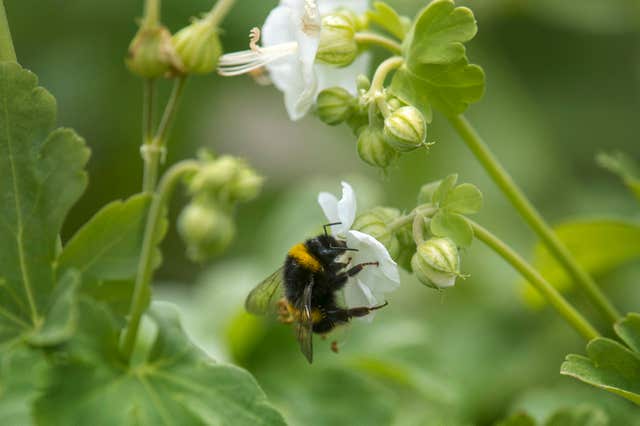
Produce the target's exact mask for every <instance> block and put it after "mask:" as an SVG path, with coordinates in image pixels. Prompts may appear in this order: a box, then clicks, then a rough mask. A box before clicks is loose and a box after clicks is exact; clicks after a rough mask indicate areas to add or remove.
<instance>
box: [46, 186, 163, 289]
mask: <svg viewBox="0 0 640 426" xmlns="http://www.w3.org/2000/svg"><path fill="white" fill-rule="evenodd" d="M150 203H151V196H150V195H148V194H139V195H135V196H133V197H131V198H129V199H128V200H126V201H124V202H123V201H114V202H111V203H109V204H107V205H106V206H104V207H103V208H102V209H101V210H100V211H99V212H98V213H96V214H95V215H94V216H93V217H92V218H91V220H89V222H87V223H86V224H85V225H84V226H83V227H82V228H81V229H80V230H79V231H78V232H77V233H76V234H75V235H74V236H73V238H71V240H70V241H69V242H68V243H67V245H66V246H65V247H64V249H63V251H62V254H61V255H60V257H59V259H58V270H59V271H65V270H67V269H69V268H73V269H76V270H78V271H80V272H81V273H82V275H83V276H85V277H88V278H95V279H97V280H101V281H108V280H126V279H130V278H132V277H134V276H135V275H136V271H137V268H138V261H139V258H140V250H141V248H142V239H143V236H144V227H145V224H146V220H147V212H148V210H149V205H150ZM158 255H159V254H157V256H158Z"/></svg>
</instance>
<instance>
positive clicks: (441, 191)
mask: <svg viewBox="0 0 640 426" xmlns="http://www.w3.org/2000/svg"><path fill="white" fill-rule="evenodd" d="M457 181H458V175H457V174H455V173H453V174H451V175H449V176H447V177H446V178H444V179H442V181H440V185H439V186H438V189H436V191H435V192H434V193H433V199H432V201H433V203H434V204H436V205H438V206H441V205H442V204H444V203H446V201H447V197H448V196H449V193H450V192H451V190H452V189H453V187H454V186H455V185H456V182H457Z"/></svg>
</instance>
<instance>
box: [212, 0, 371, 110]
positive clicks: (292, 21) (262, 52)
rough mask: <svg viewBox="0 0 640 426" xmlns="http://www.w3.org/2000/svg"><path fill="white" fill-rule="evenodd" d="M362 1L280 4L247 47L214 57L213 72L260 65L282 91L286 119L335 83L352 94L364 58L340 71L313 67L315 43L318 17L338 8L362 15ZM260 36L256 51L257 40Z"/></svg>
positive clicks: (246, 69) (245, 70) (364, 0)
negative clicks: (214, 70) (215, 60)
mask: <svg viewBox="0 0 640 426" xmlns="http://www.w3.org/2000/svg"><path fill="white" fill-rule="evenodd" d="M367 6H368V0H345V1H335V0H280V4H279V5H278V6H277V7H276V8H275V9H273V10H272V11H271V13H269V16H267V19H266V21H265V23H264V25H263V27H262V32H260V31H259V30H257V29H254V30H253V31H252V33H251V49H250V50H244V51H241V52H235V53H229V54H226V55H222V56H221V57H220V62H219V67H218V72H219V73H220V74H221V75H224V76H234V75H240V74H246V73H249V72H252V71H255V70H258V69H260V68H262V67H266V68H267V70H268V71H269V76H270V77H271V81H273V84H274V85H275V86H276V87H277V88H278V89H279V90H280V91H282V92H283V93H284V103H285V107H286V109H287V112H288V113H289V117H290V118H291V119H292V120H298V119H300V118H302V117H303V116H304V115H305V114H306V113H307V112H308V111H309V109H310V108H311V106H312V105H313V102H314V101H315V98H316V96H317V94H318V93H319V92H320V91H322V90H324V89H326V88H327V87H331V86H334V85H336V84H338V85H341V86H342V87H344V88H345V89H347V90H349V91H350V92H351V93H352V94H356V84H355V78H356V76H357V75H358V74H364V73H366V71H367V69H368V66H369V56H368V55H366V54H365V55H361V56H360V57H359V58H357V59H356V60H355V61H354V62H353V63H352V64H351V65H349V66H348V67H345V68H334V67H330V66H327V65H322V64H315V63H314V61H315V58H316V53H317V51H318V44H319V42H320V22H321V16H322V15H324V14H327V13H331V12H333V11H334V10H336V9H337V8H339V7H343V8H348V9H350V10H353V11H354V12H356V13H364V11H365V10H366V9H367ZM260 35H261V36H262V44H263V46H262V47H259V46H258V45H257V42H258V41H259V39H260Z"/></svg>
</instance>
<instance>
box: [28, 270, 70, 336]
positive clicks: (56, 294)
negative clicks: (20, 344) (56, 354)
mask: <svg viewBox="0 0 640 426" xmlns="http://www.w3.org/2000/svg"><path fill="white" fill-rule="evenodd" d="M79 287H80V274H79V273H78V272H77V271H75V270H73V269H71V270H68V271H67V272H66V273H65V274H64V275H63V276H62V278H60V281H59V282H58V284H57V285H56V287H55V289H54V291H53V294H52V295H51V301H50V305H49V307H48V309H47V312H46V316H45V321H44V325H43V326H42V327H41V328H40V329H38V331H37V332H36V333H35V334H33V335H30V336H28V338H27V341H28V342H29V344H31V345H34V346H50V345H55V344H57V343H58V342H61V341H64V340H66V339H68V338H70V337H71V336H72V335H73V333H74V331H75V328H76V319H77V318H76V317H77V307H76V302H77V300H76V299H77V294H78V288H79Z"/></svg>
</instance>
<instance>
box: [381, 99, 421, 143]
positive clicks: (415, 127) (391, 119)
mask: <svg viewBox="0 0 640 426" xmlns="http://www.w3.org/2000/svg"><path fill="white" fill-rule="evenodd" d="M384 135H385V137H386V139H387V142H388V143H389V144H390V145H391V146H392V147H393V148H395V149H396V150H398V151H400V152H407V151H413V150H414V149H416V148H420V147H421V146H423V145H425V144H424V141H425V139H426V137H427V125H426V123H425V121H424V117H423V116H422V113H421V112H420V111H418V109H417V108H415V107H412V106H403V107H400V108H398V109H397V110H395V111H394V112H393V113H391V114H390V115H389V116H388V117H387V118H386V119H385V120H384Z"/></svg>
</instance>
